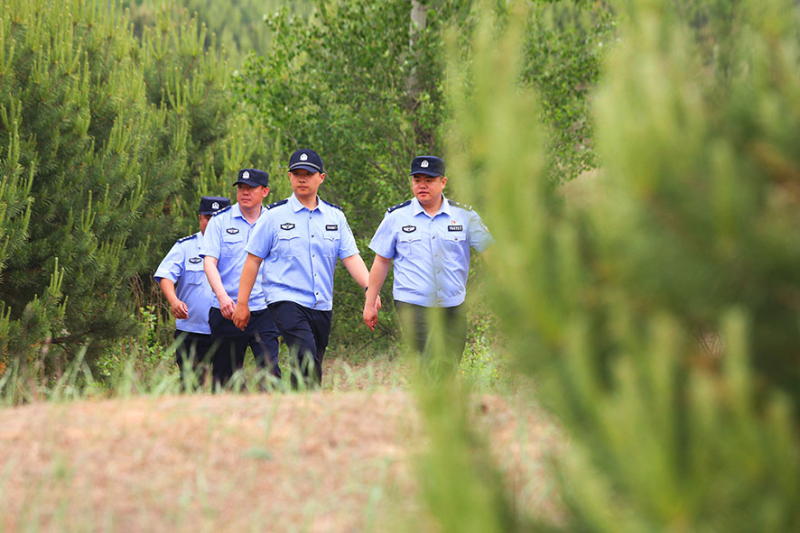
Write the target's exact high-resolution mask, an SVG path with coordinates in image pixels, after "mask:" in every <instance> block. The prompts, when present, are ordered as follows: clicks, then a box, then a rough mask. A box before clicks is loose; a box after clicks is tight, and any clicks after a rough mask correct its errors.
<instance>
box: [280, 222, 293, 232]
mask: <svg viewBox="0 0 800 533" xmlns="http://www.w3.org/2000/svg"><path fill="white" fill-rule="evenodd" d="M281 229H285V230H286V231H289V230H290V229H294V224H292V223H291V222H284V223H283V224H281Z"/></svg>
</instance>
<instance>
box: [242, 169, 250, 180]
mask: <svg viewBox="0 0 800 533" xmlns="http://www.w3.org/2000/svg"><path fill="white" fill-rule="evenodd" d="M242 179H243V180H249V179H250V173H249V172H248V171H246V170H245V171H244V172H243V173H242Z"/></svg>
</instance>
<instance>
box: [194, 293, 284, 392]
mask: <svg viewBox="0 0 800 533" xmlns="http://www.w3.org/2000/svg"><path fill="white" fill-rule="evenodd" d="M208 325H209V326H211V336H212V337H213V338H214V340H215V341H217V342H219V347H218V349H217V350H216V351H215V352H214V357H213V364H212V368H211V374H212V376H213V377H214V383H215V384H217V383H218V384H219V385H221V386H223V387H224V386H226V385H227V384H228V382H229V381H230V379H231V376H233V373H234V372H235V371H236V370H239V369H241V368H242V367H243V366H244V355H245V353H246V352H247V347H248V346H250V349H251V350H253V355H254V356H255V359H256V365H257V366H258V368H260V369H264V368H266V369H269V371H270V372H271V373H272V375H273V376H275V377H276V378H278V379H280V378H281V368H280V366H278V335H279V333H278V329H277V328H276V327H275V323H274V322H273V321H272V317H271V316H270V314H269V312H268V311H267V310H266V309H263V310H261V311H253V312H252V313H251V314H250V322H249V323H248V324H247V327H246V328H245V330H244V331H242V330H240V329H239V328H237V327H236V326H235V325H234V324H233V321H232V320H228V319H227V318H224V317H223V316H222V312H221V311H220V310H219V309H218V308H216V307H212V308H211V310H210V311H209V312H208Z"/></svg>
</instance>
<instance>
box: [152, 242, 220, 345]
mask: <svg viewBox="0 0 800 533" xmlns="http://www.w3.org/2000/svg"><path fill="white" fill-rule="evenodd" d="M202 240H203V234H202V233H200V232H199V231H198V232H197V233H195V234H194V235H189V236H188V237H184V238H182V239H179V240H178V242H176V243H175V244H174V245H173V246H172V249H171V250H170V251H169V253H168V254H167V255H166V256H165V257H164V259H163V260H162V261H161V264H160V265H158V269H156V273H155V274H154V275H153V277H154V278H155V279H156V281H158V282H161V280H162V279H168V280H170V281H172V283H174V284H175V294H176V295H177V296H178V299H179V300H180V301H182V302H183V303H185V304H186V307H187V308H188V310H189V318H183V319H177V320H176V321H175V327H176V328H177V329H179V330H180V331H187V332H189V333H202V334H204V335H210V334H211V329H210V328H209V326H208V310H209V308H210V307H211V298H212V296H213V295H214V292H213V291H212V290H211V285H210V284H209V283H208V278H206V273H205V271H204V270H203V259H202V258H201V257H200V247H201V244H202Z"/></svg>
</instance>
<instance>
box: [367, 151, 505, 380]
mask: <svg viewBox="0 0 800 533" xmlns="http://www.w3.org/2000/svg"><path fill="white" fill-rule="evenodd" d="M410 176H411V190H412V192H413V193H414V198H413V199H411V200H408V201H406V202H403V203H402V204H399V205H396V206H394V207H391V208H389V210H388V211H387V212H386V215H385V216H384V218H383V221H382V222H381V224H380V226H379V227H378V230H377V231H376V232H375V236H374V237H373V238H372V241H371V242H370V245H369V247H370V249H372V250H373V251H374V252H375V254H376V255H375V261H374V263H373V264H372V269H371V270H370V275H369V289H368V290H367V293H366V302H365V304H364V316H363V318H364V323H365V324H366V325H367V327H369V328H370V329H373V328H374V327H375V324H376V323H377V321H378V306H377V305H376V301H377V297H378V293H379V291H380V289H381V286H382V285H383V282H384V281H385V280H386V275H387V273H388V272H389V265H390V263H392V261H394V287H393V292H392V294H393V296H394V301H395V308H396V309H397V312H398V314H399V315H400V318H401V324H404V325H405V327H406V328H409V327H410V328H411V331H410V333H411V337H412V340H413V343H414V347H415V348H416V350H417V351H418V352H419V353H421V354H423V353H425V354H426V357H424V359H423V360H424V361H426V362H430V361H431V354H430V353H427V352H429V351H430V350H429V347H430V342H431V331H432V320H433V319H434V317H433V316H432V315H433V313H431V312H430V310H431V309H433V308H439V309H441V314H442V315H443V316H442V317H441V319H442V320H443V323H444V329H443V335H444V351H445V353H444V355H445V358H444V360H443V362H444V364H445V365H447V366H450V367H453V368H455V366H457V365H458V362H459V361H460V360H461V357H462V355H463V353H464V346H465V344H466V339H467V322H466V309H465V308H464V307H465V306H464V300H465V298H466V285H467V276H468V275H469V262H470V248H475V249H476V250H477V251H478V252H483V251H484V250H485V249H486V248H487V247H488V246H489V245H490V244H491V243H492V242H493V239H492V236H491V234H490V233H489V231H488V230H487V229H486V226H485V225H484V224H483V222H482V221H481V218H480V216H478V214H477V213H476V212H475V211H473V210H472V209H471V208H470V207H469V206H464V205H461V204H458V203H456V202H453V201H450V200H448V199H447V198H446V197H445V196H444V188H445V185H446V184H447V177H446V176H445V164H444V161H443V160H442V159H440V158H438V157H434V156H420V157H416V158H414V160H413V161H412V162H411V174H410Z"/></svg>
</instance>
